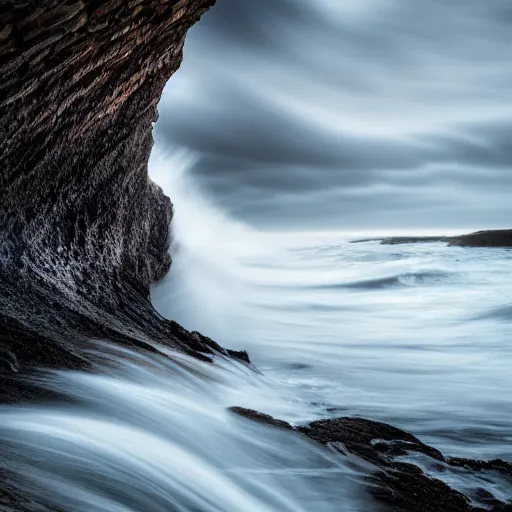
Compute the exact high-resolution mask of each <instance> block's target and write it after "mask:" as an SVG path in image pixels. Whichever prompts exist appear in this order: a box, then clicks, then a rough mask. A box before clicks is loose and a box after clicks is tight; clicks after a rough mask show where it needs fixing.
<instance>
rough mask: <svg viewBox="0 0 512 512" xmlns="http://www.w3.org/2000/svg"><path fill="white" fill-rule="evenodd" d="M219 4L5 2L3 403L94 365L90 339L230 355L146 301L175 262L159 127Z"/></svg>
mask: <svg viewBox="0 0 512 512" xmlns="http://www.w3.org/2000/svg"><path fill="white" fill-rule="evenodd" d="M213 3H214V0H180V1H175V0H174V1H166V0H136V1H131V2H127V1H123V0H108V1H107V0H88V1H82V0H78V1H72V0H71V1H68V2H62V1H60V0H25V1H11V0H0V112H1V114H2V115H1V117H0V262H1V265H0V369H1V373H0V379H3V380H2V382H3V383H4V386H3V388H2V391H1V392H0V395H1V398H3V399H4V400H5V399H9V400H12V399H14V398H15V397H14V396H13V392H14V390H15V389H16V387H13V386H11V385H9V386H8V385H7V384H6V382H7V381H6V379H7V380H8V381H9V383H11V382H12V378H11V376H9V374H10V373H12V372H14V373H19V372H22V371H24V370H30V369H31V368H32V367H34V366H36V367H39V366H50V367H58V368H77V367H78V368H86V367H88V366H90V361H89V360H88V358H87V357H86V356H85V355H84V351H86V350H87V346H88V340H89V339H90V338H103V339H109V340H113V341H116V342H120V343H126V344H129V345H132V346H137V347H143V348H147V349H149V350H158V348H157V347H158V345H159V344H166V345H168V346H171V347H174V348H177V349H179V350H182V351H184V352H187V353H190V354H193V355H196V356H197V357H201V358H208V357H209V355H211V354H212V353H216V352H221V353H224V354H227V352H225V351H224V350H223V349H222V348H221V347H219V345H217V344H216V343H215V342H213V341H212V340H210V339H208V338H206V337H203V336H201V335H199V334H193V333H188V332H187V331H186V330H185V329H182V328H181V327H179V326H178V325H177V324H175V323H173V322H168V321H166V320H164V319H163V318H161V317H160V316H159V315H158V314H157V313H156V312H155V311H154V310H153V308H152V306H151V304H150V302H149V300H148V298H149V291H150V286H151V285H152V284H153V283H155V282H156V281H158V280H159V279H161V278H162V277H163V276H164V275H165V274H166V272H167V271H168V269H169V266H170V264H171V259H170V256H169V253H168V245H169V236H168V235H169V228H170V222H171V219H172V214H173V210H172V204H171V202H170V200H169V198H167V197H165V196H164V194H163V193H162V190H161V189H160V188H159V187H158V186H157V185H155V184H154V183H152V182H151V181H150V179H149V177H148V173H147V163H148V159H149V154H150V151H151V148H152V145H153V138H152V125H153V122H154V121H155V120H156V119H157V104H158V101H159V99H160V96H161V93H162V90H163V87H164V85H165V84H166V82H167V80H168V79H169V77H170V76H171V75H172V74H173V73H174V72H175V71H176V70H177V69H178V67H179V65H180V63H181V60H182V53H183V44H184V40H185V35H186V33H187V30H188V29H189V28H190V26H191V25H193V24H194V23H195V22H196V21H198V20H199V18H200V17H201V15H202V14H204V13H205V11H206V10H207V9H208V8H209V7H211V6H212V5H213ZM155 347H156V348H155ZM7 395H8V398H7Z"/></svg>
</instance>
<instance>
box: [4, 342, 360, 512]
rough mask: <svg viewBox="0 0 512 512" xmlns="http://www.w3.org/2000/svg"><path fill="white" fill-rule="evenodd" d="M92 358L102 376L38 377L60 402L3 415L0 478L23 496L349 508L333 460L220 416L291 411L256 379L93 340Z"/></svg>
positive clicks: (90, 505) (98, 507)
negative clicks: (256, 409) (11, 477)
mask: <svg viewBox="0 0 512 512" xmlns="http://www.w3.org/2000/svg"><path fill="white" fill-rule="evenodd" d="M96 350H97V355H99V356H101V357H102V358H103V360H104V363H103V364H101V365H100V366H98V367H97V368H96V371H98V372H99V374H85V373H79V372H50V373H46V374H44V375H41V376H39V378H38V379H37V385H38V386H40V387H41V388H44V389H49V390H52V391H54V392H56V393H59V394H61V395H62V397H63V402H61V403H60V404H54V405H45V406H33V407H28V408H27V407H14V408H8V407H2V408H1V409H0V441H1V443H2V445H3V446H4V449H3V450H2V456H1V458H0V468H4V469H9V470H11V471H14V472H15V474H16V475H17V477H18V480H17V483H18V485H20V483H24V485H23V486H21V488H22V489H23V493H24V496H26V497H27V498H32V499H34V500H37V502H38V503H45V504H47V506H48V507H49V509H48V510H55V509H54V508H50V507H61V508H62V510H73V511H77V512H90V511H91V510H94V511H99V512H103V511H104V512H169V511H177V512H178V511H179V512H191V511H197V512H199V511H200V512H219V511H225V512H233V511H244V512H245V511H246V512H253V511H254V512H261V511H262V510H265V511H275V512H287V511H290V512H297V511H309V510H322V511H331V510H332V511H334V510H338V507H337V506H336V505H335V503H336V502H339V501H338V500H344V501H346V502H347V503H350V501H352V502H354V503H357V501H358V499H357V492H356V491H355V488H354V484H353V483H352V482H354V481H357V480H358V475H357V472H356V471H355V470H354V469H353V468H352V469H349V468H348V466H347V464H346V463H345V462H344V461H342V460H340V458H339V457H336V456H335V455H331V454H329V452H327V451H325V450H323V449H322V448H321V447H320V446H319V445H318V446H317V445H315V444H313V443H311V442H309V441H306V440H305V439H303V438H302V437H301V436H298V435H297V434H295V433H293V432H284V431H283V432H281V431H279V430H276V429H273V428H270V427H266V426H263V425H259V424H252V423H249V422H247V420H245V419H243V418H239V417H237V416H235V415H233V414H232V413H230V412H229V411H228V410H227V407H228V406H232V405H233V404H241V405H251V406H261V407H263V406H265V407H266V408H267V410H268V408H269V407H270V409H273V410H274V411H276V412H277V411H279V410H280V412H281V413H285V412H286V410H287V409H290V408H292V407H293V408H297V407H300V403H299V402H298V401H296V400H291V399H290V397H285V396H282V395H281V396H280V395H279V394H278V393H276V392H275V391H274V389H273V387H272V386H270V385H269V383H268V382H265V380H264V379H263V378H262V377H261V376H260V375H258V374H257V373H255V372H254V371H253V370H251V369H249V368H246V367H244V366H242V365H240V364H237V363H233V362H232V361H229V360H227V359H220V360H218V361H217V362H216V364H215V365H211V364H208V363H204V362H201V361H198V360H196V359H192V358H190V357H188V356H184V355H182V354H178V353H173V352H170V351H167V352H166V349H165V348H164V347H161V350H162V351H163V352H164V353H166V354H167V356H168V357H167V358H165V357H162V356H161V355H155V354H147V353H142V352H133V351H130V350H127V349H121V348H119V347H114V346H111V345H107V344H105V343H101V342H98V343H97V345H96ZM13 461H14V462H13ZM329 495H330V496H331V498H335V499H328V497H329ZM0 504H1V502H0ZM59 510H60V508H59ZM347 510H352V508H351V507H349V508H347ZM354 510H356V509H355V508H354Z"/></svg>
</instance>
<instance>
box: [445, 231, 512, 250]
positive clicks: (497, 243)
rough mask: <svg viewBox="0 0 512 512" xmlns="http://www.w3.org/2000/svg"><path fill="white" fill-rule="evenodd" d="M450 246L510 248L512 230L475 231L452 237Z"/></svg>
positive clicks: (511, 244)
mask: <svg viewBox="0 0 512 512" xmlns="http://www.w3.org/2000/svg"><path fill="white" fill-rule="evenodd" d="M450 245H451V246H458V247H512V229H500V230H491V231H477V232H476V233H470V234H469V235H462V236H457V237H453V238H452V240H451V241H450Z"/></svg>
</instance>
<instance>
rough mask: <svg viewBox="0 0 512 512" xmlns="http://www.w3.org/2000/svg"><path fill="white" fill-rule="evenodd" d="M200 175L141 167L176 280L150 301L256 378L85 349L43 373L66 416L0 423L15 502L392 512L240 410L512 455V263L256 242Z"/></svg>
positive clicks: (330, 238)
mask: <svg viewBox="0 0 512 512" xmlns="http://www.w3.org/2000/svg"><path fill="white" fill-rule="evenodd" d="M193 160H194V157H193V156H192V155H190V154H188V153H183V152H175V153H171V154H166V155H160V156H158V155H156V156H154V157H153V159H152V162H151V171H152V177H153V178H154V179H155V180H156V181H157V182H158V183H159V184H160V185H161V186H162V187H163V188H164V190H165V192H166V193H167V194H168V195H169V196H170V197H172V199H173V202H174V205H175V212H176V213H175V218H174V220H173V225H172V230H173V231H172V235H173V242H172V247H171V253H172V255H173V266H172V269H171V272H170V273H169V275H168V276H167V277H166V278H165V279H164V281H163V282H161V283H159V284H158V285H157V286H155V287H154V289H153V291H152V301H153V303H154V305H155V307H156V308H157V309H158V311H159V312H160V313H161V314H162V315H164V316H166V317H168V318H171V319H174V320H176V321H178V322H179V323H181V324H182V325H183V326H184V327H186V328H187V329H189V330H197V331H200V332H201V333H203V334H205V335H207V336H209V337H211V338H212V339H214V340H215V341H217V342H218V343H220V344H221V345H222V346H224V347H227V348H230V349H236V350H247V351H248V353H249V357H250V359H251V361H252V364H253V367H249V366H247V365H243V364H239V363H236V362H234V361H231V360H228V359H222V358H219V360H218V361H217V363H216V364H214V365H212V364H209V363H205V362H202V361H198V360H196V359H192V358H189V357H187V356H185V355H183V354H177V353H174V352H172V351H170V350H168V349H166V348H165V347H161V350H162V351H163V352H165V353H166V354H167V355H168V357H162V356H161V355H157V354H148V353H143V352H138V351H132V350H130V349H128V348H120V347H114V346H112V345H109V344H106V343H105V342H103V341H102V340H97V341H96V342H91V352H97V354H101V358H100V360H101V361H102V362H101V363H97V365H98V367H97V368H96V370H97V373H95V374H92V373H81V372H69V371H67V372H59V371H54V372H46V373H44V374H40V375H38V376H37V379H38V385H39V386H41V387H43V388H46V389H50V390H56V391H59V392H60V393H61V394H62V393H63V394H65V395H66V396H67V397H68V399H69V400H68V402H67V403H66V402H63V403H61V404H53V405H34V406H30V407H6V406H3V407H2V409H1V411H0V414H1V418H2V422H1V426H0V440H1V441H2V443H3V446H4V447H5V449H4V450H3V451H2V455H1V460H0V468H1V467H6V465H8V464H11V461H13V460H16V461H17V462H16V467H15V468H12V467H9V469H10V470H11V471H15V473H16V474H17V475H18V477H19V480H18V482H17V485H18V486H19V485H22V486H23V485H24V486H25V490H24V492H25V495H26V496H34V499H37V501H38V502H42V501H43V502H44V501H45V500H46V501H47V502H50V503H52V505H53V507H54V508H51V509H50V508H49V509H38V510H59V511H60V510H65V511H68V510H73V511H77V512H90V511H92V510H94V511H95V512H174V511H176V512H261V511H268V512H288V511H290V512H292V511H293V512H301V511H303V512H313V511H315V512H317V511H318V512H331V511H333V512H334V511H338V512H339V511H348V512H350V511H361V512H362V511H369V510H372V511H373V510H375V511H379V510H387V509H385V508H383V506H382V508H381V505H379V504H377V502H375V501H374V500H372V499H371V498H370V496H369V494H368V492H367V482H366V476H367V475H368V473H369V472H370V471H371V466H370V465H369V463H367V462H365V461H363V460H361V459H358V458H357V457H355V456H348V457H340V455H339V454H337V453H334V452H332V451H329V450H327V449H325V448H323V447H322V446H320V445H317V444H315V443H312V442H311V441H310V440H308V439H306V438H305V437H303V436H300V435H298V434H296V433H293V432H288V431H280V430H276V429H273V428H270V427H268V426H265V425H261V424H257V423H252V422H250V421H247V420H246V419H244V418H240V417H238V416H236V415H234V414H233V413H232V412H230V411H229V407H232V406H242V407H246V408H250V409H255V410H257V411H261V412H263V413H267V414H270V415H272V416H274V417H276V418H279V419H283V420H286V421H289V422H291V423H292V424H295V425H301V424H307V423H309V422H311V421H313V420H316V419H323V418H335V417H340V416H357V417H363V418H368V419H373V420H379V421H383V422H386V423H390V424H392V425H394V426H397V427H399V428H401V429H403V430H405V431H407V432H411V433H413V434H414V435H416V436H417V437H419V438H420V439H421V440H422V441H423V442H425V443H428V444H430V445H432V446H434V447H436V448H438V449H440V450H441V451H442V452H443V453H445V454H446V455H450V456H458V457H468V458H473V459H495V458H503V459H505V460H510V459H511V458H512V443H511V441H512V439H511V434H510V433H511V432H512V415H511V412H512V397H511V395H510V389H512V374H511V372H510V367H511V365H512V346H511V344H510V339H511V335H512V327H511V322H510V319H511V316H512V306H511V305H510V300H509V297H510V296H512V294H511V292H512V281H511V280H510V279H509V277H508V276H510V275H511V273H512V251H511V250H507V249H468V248H457V247H453V248H452V247H447V246H446V244H443V243H422V244H404V245H381V244H380V242H379V241H378V240H370V241H366V242H360V243H353V242H354V241H355V240H358V239H361V238H372V237H377V236H382V235H383V234H384V233H368V232H348V231H346V232H344V231H339V232H307V233H306V232H301V233H299V232H269V231H267V232H262V231H258V230H256V229H254V228H252V227H250V226H247V225H244V224H242V223H240V222H238V221H236V220H235V219H233V218H232V216H230V214H229V213H228V212H226V211H223V210H222V209H220V208H219V207H218V206H217V205H215V204H214V203H213V202H212V201H211V200H210V199H209V198H208V197H207V195H206V194H205V193H204V192H203V191H202V190H201V188H200V187H199V184H198V183H197V182H196V181H195V180H194V179H193V177H192V176H191V175H190V173H189V170H190V166H191V164H192V163H193ZM171 169H172V172H171ZM447 233H448V231H447ZM387 234H393V235H397V234H405V233H403V232H402V233H401V232H397V231H390V232H389V233H387ZM412 234H414V235H420V234H429V233H428V232H424V233H418V232H415V233H412ZM405 459H406V460H408V461H412V462H414V463H416V464H417V465H419V466H420V467H422V468H423V469H424V471H426V472H427V474H430V475H432V476H435V477H436V478H440V479H442V480H444V481H445V482H447V483H448V484H449V485H450V486H452V487H454V488H456V489H459V490H461V491H468V490H471V489H475V488H480V489H481V488H483V489H486V490H488V491H490V492H492V494H493V495H494V496H495V497H496V498H498V499H500V500H503V501H505V500H507V499H510V498H512V492H511V489H510V484H509V483H507V482H506V481H505V480H503V479H501V477H499V476H498V475H491V476H489V474H488V473H487V472H481V473H478V472H476V473H475V472H471V473H469V472H467V471H465V470H464V469H460V468H457V469H453V468H452V469H450V468H444V470H443V471H440V470H439V468H438V467H434V466H432V464H431V463H430V462H429V461H428V460H427V459H426V458H425V457H422V456H420V455H419V454H415V455H413V454H411V455H408V456H407V457H405ZM20 482H21V484H20Z"/></svg>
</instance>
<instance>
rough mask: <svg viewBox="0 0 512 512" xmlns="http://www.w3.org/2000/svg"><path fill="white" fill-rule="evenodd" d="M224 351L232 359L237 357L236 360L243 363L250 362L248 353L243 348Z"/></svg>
mask: <svg viewBox="0 0 512 512" xmlns="http://www.w3.org/2000/svg"><path fill="white" fill-rule="evenodd" d="M226 352H227V353H228V355H229V356H230V357H232V358H233V359H238V361H243V362H244V363H247V364H251V360H250V359H249V354H248V353H247V352H246V351H245V350H230V349H227V350H226Z"/></svg>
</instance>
